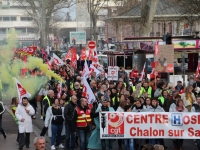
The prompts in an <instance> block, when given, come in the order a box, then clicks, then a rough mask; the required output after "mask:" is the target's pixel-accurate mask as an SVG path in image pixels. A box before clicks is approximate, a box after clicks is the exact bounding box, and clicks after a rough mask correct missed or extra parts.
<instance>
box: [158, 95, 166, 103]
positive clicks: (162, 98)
mask: <svg viewBox="0 0 200 150" xmlns="http://www.w3.org/2000/svg"><path fill="white" fill-rule="evenodd" d="M158 100H160V101H161V104H162V105H163V104H164V102H165V98H164V97H163V96H159V97H158Z"/></svg>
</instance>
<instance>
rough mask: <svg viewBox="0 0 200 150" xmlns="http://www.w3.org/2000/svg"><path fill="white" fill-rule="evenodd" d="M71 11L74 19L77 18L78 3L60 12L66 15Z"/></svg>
mask: <svg viewBox="0 0 200 150" xmlns="http://www.w3.org/2000/svg"><path fill="white" fill-rule="evenodd" d="M67 12H69V13H70V16H71V18H72V20H75V19H76V5H73V6H71V7H70V8H64V9H61V10H60V11H59V14H62V15H64V16H65V14H66V13H67Z"/></svg>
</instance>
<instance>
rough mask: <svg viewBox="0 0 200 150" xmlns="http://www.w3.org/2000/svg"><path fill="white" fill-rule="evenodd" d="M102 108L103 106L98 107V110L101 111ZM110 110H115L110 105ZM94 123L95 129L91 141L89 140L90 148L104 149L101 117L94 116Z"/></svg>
mask: <svg viewBox="0 0 200 150" xmlns="http://www.w3.org/2000/svg"><path fill="white" fill-rule="evenodd" d="M99 110H101V107H98V108H97V110H96V112H99ZM109 111H115V110H114V108H112V107H109ZM94 123H95V125H96V128H95V130H94V131H93V132H92V134H91V136H90V138H89V141H88V148H89V149H91V150H93V149H102V146H101V139H100V123H99V117H96V118H94Z"/></svg>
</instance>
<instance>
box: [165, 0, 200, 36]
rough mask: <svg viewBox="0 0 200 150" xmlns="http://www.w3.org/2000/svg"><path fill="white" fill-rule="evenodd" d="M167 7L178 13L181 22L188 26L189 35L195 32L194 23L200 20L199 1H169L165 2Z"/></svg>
mask: <svg viewBox="0 0 200 150" xmlns="http://www.w3.org/2000/svg"><path fill="white" fill-rule="evenodd" d="M162 1H163V2H165V4H166V5H167V7H169V8H170V7H172V8H176V10H177V11H178V12H179V13H180V17H181V18H182V20H183V22H184V23H186V24H187V25H188V26H190V29H191V33H190V34H192V33H193V32H195V31H196V29H195V28H194V25H195V23H198V22H199V20H200V11H199V10H200V1H199V0H169V1H165V0H162Z"/></svg>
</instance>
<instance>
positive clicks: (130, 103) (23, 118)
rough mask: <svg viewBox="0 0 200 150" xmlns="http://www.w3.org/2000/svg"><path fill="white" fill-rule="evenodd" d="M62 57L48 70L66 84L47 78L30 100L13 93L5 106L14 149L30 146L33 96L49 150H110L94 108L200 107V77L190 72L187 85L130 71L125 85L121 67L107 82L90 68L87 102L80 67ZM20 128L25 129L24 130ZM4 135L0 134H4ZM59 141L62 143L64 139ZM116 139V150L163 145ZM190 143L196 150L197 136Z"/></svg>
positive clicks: (179, 109) (158, 141)
mask: <svg viewBox="0 0 200 150" xmlns="http://www.w3.org/2000/svg"><path fill="white" fill-rule="evenodd" d="M64 62H65V65H63V66H57V65H55V64H54V65H53V66H52V71H54V72H55V73H57V74H59V75H60V76H61V77H62V78H63V80H64V81H65V83H62V85H61V84H60V83H59V82H58V81H56V80H55V79H54V78H52V79H51V80H49V81H48V83H46V84H45V85H44V86H43V87H40V90H39V92H38V95H37V96H35V98H34V99H32V100H31V101H28V98H26V97H24V98H23V99H22V103H21V104H18V98H17V97H13V98H12V102H11V105H10V109H11V112H12V116H13V118H14V119H15V121H16V123H17V124H18V125H19V133H18V137H17V142H18V143H19V149H22V148H23V146H26V147H27V148H29V144H30V132H32V127H31V124H32V119H36V118H35V115H34V114H35V112H36V109H37V107H38V106H37V101H39V103H38V104H40V106H41V112H40V114H41V118H40V119H41V120H43V121H44V128H43V129H42V131H41V134H40V136H44V135H45V134H46V133H48V136H49V137H50V138H51V143H50V144H51V149H52V150H55V149H56V147H59V148H63V149H64V148H65V149H67V150H74V149H75V147H80V150H87V149H91V150H92V149H102V150H106V149H109V150H112V149H113V143H114V142H115V141H116V140H115V139H106V140H105V139H100V136H99V134H100V123H99V113H101V112H103V111H113V112H114V111H117V112H138V113H142V112H199V111H200V96H199V90H198V89H199V88H200V77H197V78H195V79H194V78H192V77H190V79H189V82H188V85H186V86H183V84H182V82H181V81H178V82H177V85H176V86H173V85H172V84H170V83H167V82H165V81H164V80H162V79H161V78H160V77H159V76H155V77H154V78H151V79H148V78H147V77H144V78H143V79H142V80H141V81H139V78H140V75H139V74H138V73H137V72H136V71H135V72H134V75H133V76H131V80H132V84H130V83H129V76H128V74H127V73H126V72H125V69H124V68H123V67H122V68H119V73H118V76H119V79H118V81H109V80H108V79H107V78H106V74H107V73H108V68H107V67H105V68H104V71H102V72H101V74H100V76H98V77H97V76H96V73H95V72H92V73H91V76H90V77H89V78H88V79H87V82H88V83H89V85H90V87H91V90H92V92H93V93H94V95H95V97H96V100H95V101H94V103H93V104H92V105H88V101H87V99H86V97H84V96H82V91H83V87H84V85H83V82H82V80H81V76H82V70H74V69H72V68H71V66H70V64H69V61H65V60H64ZM135 70H137V68H135ZM36 75H38V76H40V75H41V74H40V73H36ZM60 86H62V87H60ZM60 89H61V92H60ZM60 93H61V94H60ZM38 97H40V98H38ZM0 106H1V105H0ZM24 108H25V109H24ZM0 109H1V107H0ZM31 118H32V119H31ZM0 121H1V118H0ZM0 124H1V122H0ZM25 124H27V125H25ZM0 127H1V126H0ZM1 132H2V133H4V131H3V129H2V128H1ZM24 133H26V134H25V135H24ZM3 135H4V138H5V136H6V135H5V134H3ZM63 140H64V141H65V144H63ZM183 142H184V141H183V139H175V140H173V142H172V144H174V148H175V150H182V149H183ZM117 143H118V149H119V150H122V149H124V150H128V149H130V150H137V149H143V150H148V149H154V150H156V148H157V149H158V148H159V149H167V146H166V145H165V142H164V139H144V140H143V139H137V138H132V139H118V140H117ZM158 144H159V145H158ZM195 144H196V145H197V147H198V149H199V150H200V142H199V140H196V141H195Z"/></svg>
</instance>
